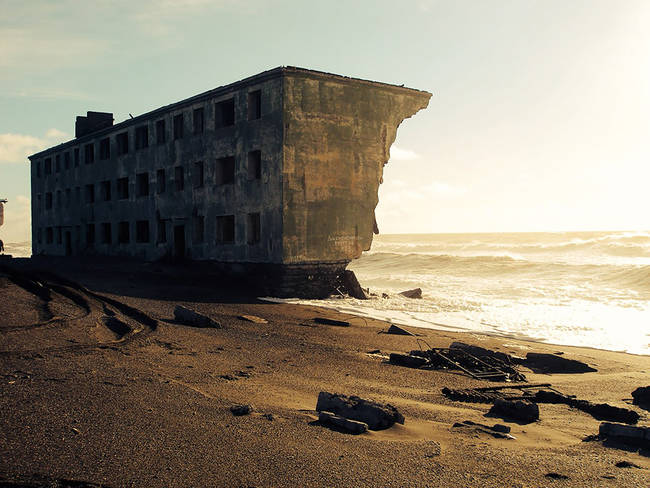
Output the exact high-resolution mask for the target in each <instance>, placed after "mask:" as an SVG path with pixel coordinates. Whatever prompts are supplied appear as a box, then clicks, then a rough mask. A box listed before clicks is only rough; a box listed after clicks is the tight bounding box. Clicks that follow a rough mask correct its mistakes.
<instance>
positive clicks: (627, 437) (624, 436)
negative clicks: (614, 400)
mask: <svg viewBox="0 0 650 488" xmlns="http://www.w3.org/2000/svg"><path fill="white" fill-rule="evenodd" d="M598 434H599V435H600V436H601V437H605V438H609V437H617V438H619V439H621V440H624V441H633V442H634V443H639V444H647V445H648V447H650V427H637V426H634V425H625V424H614V423H611V422H603V423H601V424H600V428H599V429H598Z"/></svg>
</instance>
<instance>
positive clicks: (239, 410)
mask: <svg viewBox="0 0 650 488" xmlns="http://www.w3.org/2000/svg"><path fill="white" fill-rule="evenodd" d="M230 411H231V412H232V414H233V415H235V416H237V417H241V416H242V415H248V414H249V413H251V412H252V411H253V407H252V405H233V406H232V407H230Z"/></svg>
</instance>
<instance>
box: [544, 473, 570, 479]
mask: <svg viewBox="0 0 650 488" xmlns="http://www.w3.org/2000/svg"><path fill="white" fill-rule="evenodd" d="M544 476H546V477H547V478H551V479H553V480H568V479H569V477H568V476H567V475H565V474H560V473H546V474H545V475H544Z"/></svg>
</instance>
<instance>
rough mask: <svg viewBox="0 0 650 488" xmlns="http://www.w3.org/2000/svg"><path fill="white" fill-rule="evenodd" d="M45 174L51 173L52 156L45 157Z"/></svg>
mask: <svg viewBox="0 0 650 488" xmlns="http://www.w3.org/2000/svg"><path fill="white" fill-rule="evenodd" d="M45 174H46V175H51V174H52V158H46V159H45Z"/></svg>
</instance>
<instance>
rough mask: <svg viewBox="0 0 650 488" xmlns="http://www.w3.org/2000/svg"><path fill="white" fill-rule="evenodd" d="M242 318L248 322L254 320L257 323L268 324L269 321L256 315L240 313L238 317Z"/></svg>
mask: <svg viewBox="0 0 650 488" xmlns="http://www.w3.org/2000/svg"><path fill="white" fill-rule="evenodd" d="M238 318H239V319H240V320H245V321H247V322H253V323H255V324H268V323H269V321H268V320H266V319H263V318H262V317H258V316H256V315H240V316H239V317H238Z"/></svg>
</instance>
